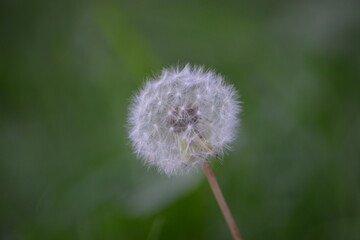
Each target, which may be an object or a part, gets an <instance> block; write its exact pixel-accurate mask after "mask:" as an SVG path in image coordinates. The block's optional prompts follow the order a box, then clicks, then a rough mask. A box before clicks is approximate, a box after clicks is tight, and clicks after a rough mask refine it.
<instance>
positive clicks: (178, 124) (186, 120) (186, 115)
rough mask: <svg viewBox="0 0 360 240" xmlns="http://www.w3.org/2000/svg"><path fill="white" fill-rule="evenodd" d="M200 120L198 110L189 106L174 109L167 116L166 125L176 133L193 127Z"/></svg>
mask: <svg viewBox="0 0 360 240" xmlns="http://www.w3.org/2000/svg"><path fill="white" fill-rule="evenodd" d="M199 120H200V117H199V115H198V108H197V107H194V106H190V105H184V106H180V107H175V108H174V109H173V110H172V111H170V114H169V115H168V116H167V119H166V123H167V125H168V127H170V129H171V130H172V131H174V132H176V133H180V132H184V131H185V130H187V129H191V128H192V127H194V126H195V125H196V124H197V123H198V122H199Z"/></svg>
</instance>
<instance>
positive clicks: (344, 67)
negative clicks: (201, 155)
mask: <svg viewBox="0 0 360 240" xmlns="http://www.w3.org/2000/svg"><path fill="white" fill-rule="evenodd" d="M359 10H360V4H359V1H356V0H353V1H351V0H345V1H341V0H337V1H332V0H328V1H300V0H299V1H258V0H255V1H248V0H246V1H236V2H235V1H231V2H226V1H131V0H128V1H108V0H105V1H98V2H96V1H10V0H3V1H1V3H0V238H1V239H86V240H91V239H148V240H156V239H230V238H231V236H230V233H229V231H228V229H227V226H226V224H225V221H224V220H223V217H222V215H221V212H220V210H219V209H218V207H217V204H216V202H215V200H214V198H213V195H212V192H211V190H210V188H209V187H208V184H207V182H206V180H205V179H204V177H203V174H202V173H201V171H198V172H197V173H194V174H191V175H189V176H184V177H176V178H168V177H165V176H161V175H159V174H158V173H157V172H155V170H154V169H147V168H146V167H144V166H143V165H142V163H141V161H139V160H138V159H136V157H135V156H134V155H133V154H132V149H131V146H130V144H129V142H128V140H127V130H126V128H125V125H126V118H127V108H128V105H129V101H130V100H129V98H130V97H131V96H132V95H133V94H134V92H135V91H136V90H137V89H138V88H139V87H140V86H141V85H142V84H143V83H144V81H145V79H146V77H148V76H151V75H152V74H154V73H158V72H159V71H160V70H161V69H162V68H163V67H165V66H169V65H174V64H185V63H187V62H190V63H193V64H203V65H205V66H207V67H211V68H214V69H216V70H217V71H218V72H219V73H221V74H223V75H224V76H225V77H226V78H227V81H228V82H229V83H232V84H234V85H235V86H236V88H237V89H238V90H239V92H240V94H241V100H242V101H243V102H244V104H243V107H244V111H243V113H242V126H241V129H240V131H239V134H238V136H239V137H238V140H237V142H236V143H235V144H234V147H233V151H231V152H229V154H228V155H227V156H225V158H224V161H223V162H214V163H213V167H214V171H215V174H216V175H217V176H218V179H219V183H220V185H221V186H222V187H223V192H224V195H225V197H226V199H227V200H228V203H229V206H230V208H231V209H232V211H233V214H234V217H235V219H236V221H237V222H238V225H239V228H240V231H241V233H242V235H243V237H244V239H360V144H359V143H360V140H359V139H360V14H359V12H360V11H359Z"/></svg>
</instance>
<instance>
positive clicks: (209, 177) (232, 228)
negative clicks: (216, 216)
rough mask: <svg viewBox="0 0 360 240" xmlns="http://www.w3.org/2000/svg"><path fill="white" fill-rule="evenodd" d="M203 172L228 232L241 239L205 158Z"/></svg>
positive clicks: (236, 239)
mask: <svg viewBox="0 0 360 240" xmlns="http://www.w3.org/2000/svg"><path fill="white" fill-rule="evenodd" d="M203 168H204V172H205V175H206V177H207V180H208V182H209V185H210V187H211V189H212V191H213V193H214V195H215V198H216V200H217V202H218V204H219V207H220V209H221V212H222V214H223V215H224V218H225V220H226V222H227V224H228V226H229V229H230V232H231V234H232V236H233V239H234V240H241V236H240V232H239V229H238V227H237V225H236V223H235V220H234V218H233V216H232V214H231V212H230V209H229V207H228V205H227V203H226V201H225V199H224V196H223V194H222V192H221V189H220V187H219V184H218V182H217V180H216V177H215V175H214V173H213V171H212V170H211V167H210V164H209V162H208V161H207V160H205V161H204V165H203Z"/></svg>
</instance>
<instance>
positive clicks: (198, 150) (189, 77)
mask: <svg viewBox="0 0 360 240" xmlns="http://www.w3.org/2000/svg"><path fill="white" fill-rule="evenodd" d="M237 98H238V95H237V93H236V91H235V90H234V88H233V86H230V85H225V83H224V80H223V78H222V77H221V76H220V75H218V74H215V73H214V72H213V71H210V70H204V68H203V67H191V66H190V65H186V66H185V67H184V68H183V69H181V70H180V69H179V68H178V67H177V68H165V69H163V70H162V72H161V74H160V76H158V77H156V78H154V79H149V80H148V81H147V82H146V84H145V86H144V87H143V88H142V89H141V90H140V91H139V93H138V94H136V95H135V96H134V98H133V102H132V105H131V107H130V114H129V118H128V126H129V138H130V140H131V142H132V144H133V146H134V149H135V151H136V153H137V154H138V156H140V157H141V158H142V159H143V160H144V162H145V163H146V164H147V165H149V166H155V167H157V168H158V170H159V171H160V172H163V173H165V174H167V175H175V174H181V173H184V172H187V171H188V170H190V169H192V168H194V167H196V166H197V165H199V164H201V163H203V161H205V159H207V158H208V157H211V156H214V157H220V156H222V155H223V152H224V149H225V148H228V146H229V144H230V143H231V142H232V141H233V140H234V137H235V130H236V126H237V125H238V123H239V120H238V113H239V112H240V110H241V109H240V105H239V101H238V100H237Z"/></svg>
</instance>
